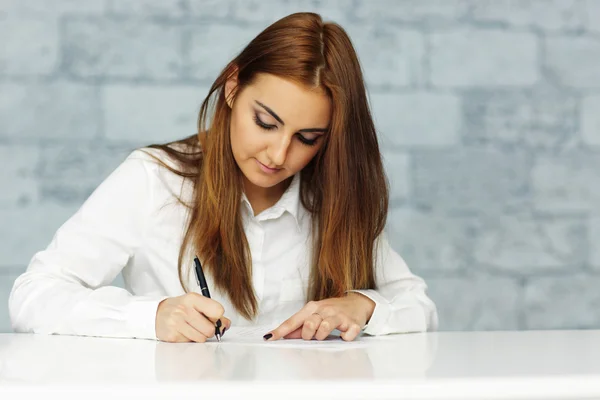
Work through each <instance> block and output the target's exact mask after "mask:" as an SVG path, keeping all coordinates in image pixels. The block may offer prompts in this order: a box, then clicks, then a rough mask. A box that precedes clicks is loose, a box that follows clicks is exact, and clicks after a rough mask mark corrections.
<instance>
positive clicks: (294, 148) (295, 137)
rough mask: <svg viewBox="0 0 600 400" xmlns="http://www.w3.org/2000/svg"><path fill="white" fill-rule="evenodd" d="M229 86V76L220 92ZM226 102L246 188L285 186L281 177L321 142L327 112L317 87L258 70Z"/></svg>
mask: <svg viewBox="0 0 600 400" xmlns="http://www.w3.org/2000/svg"><path fill="white" fill-rule="evenodd" d="M234 87H235V81H234V80H232V81H230V82H228V83H227V85H226V88H225V90H226V94H227V93H229V92H230V91H231V90H233V88H234ZM229 106H230V107H231V108H232V114H231V125H230V136H231V149H232V152H233V156H234V158H235V161H236V162H237V164H238V166H239V168H240V169H241V170H242V173H243V174H244V176H245V178H246V182H245V184H246V190H248V189H252V188H253V187H254V188H256V189H258V188H264V189H269V188H274V189H278V188H279V189H281V188H282V187H283V188H284V190H285V186H286V185H285V182H286V180H287V179H288V178H290V177H292V176H293V175H294V174H296V173H297V172H298V171H300V170H302V168H304V167H305V166H306V165H307V164H308V163H309V162H310V160H312V158H313V157H314V156H315V155H316V154H317V152H318V151H319V149H320V148H321V146H322V145H323V141H324V137H323V136H324V135H325V133H326V131H327V127H328V126H329V122H330V115H331V102H330V99H329V97H328V96H327V95H326V94H325V93H324V92H323V91H322V90H321V89H315V90H311V89H308V88H306V87H304V86H300V85H298V84H296V83H293V82H291V81H289V80H285V79H283V78H279V77H277V76H274V75H270V74H259V75H258V76H257V77H256V79H255V80H254V82H253V83H252V84H251V85H248V86H246V87H245V88H244V89H243V90H242V91H241V92H239V93H237V94H236V96H235V100H234V101H233V102H231V103H230V104H229ZM249 185H250V188H249V187H248V186H249ZM278 185H279V186H278ZM281 192H283V190H282V191H281Z"/></svg>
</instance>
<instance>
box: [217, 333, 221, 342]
mask: <svg viewBox="0 0 600 400" xmlns="http://www.w3.org/2000/svg"><path fill="white" fill-rule="evenodd" d="M220 341H221V335H219V334H218V333H217V342H220Z"/></svg>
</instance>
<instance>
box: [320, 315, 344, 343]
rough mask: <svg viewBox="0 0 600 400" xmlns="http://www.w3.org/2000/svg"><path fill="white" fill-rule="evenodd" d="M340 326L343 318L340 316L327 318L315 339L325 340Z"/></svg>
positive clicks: (322, 322)
mask: <svg viewBox="0 0 600 400" xmlns="http://www.w3.org/2000/svg"><path fill="white" fill-rule="evenodd" d="M340 325H342V318H341V317H340V316H337V315H334V316H331V317H327V318H325V319H324V320H323V321H321V324H320V325H319V329H318V330H317V332H316V333H315V339H317V340H325V339H326V338H327V336H329V335H330V334H331V332H333V330H334V329H336V328H337V327H338V326H340Z"/></svg>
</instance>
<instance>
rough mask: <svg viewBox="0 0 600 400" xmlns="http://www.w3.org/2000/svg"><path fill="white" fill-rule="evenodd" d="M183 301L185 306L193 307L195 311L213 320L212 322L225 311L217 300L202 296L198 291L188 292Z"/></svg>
mask: <svg viewBox="0 0 600 400" xmlns="http://www.w3.org/2000/svg"><path fill="white" fill-rule="evenodd" d="M185 302H186V305H187V306H190V307H193V308H194V309H195V310H196V311H198V312H201V313H202V314H204V315H205V316H206V318H208V319H210V320H211V321H213V323H214V322H217V320H218V319H220V318H222V317H223V314H224V313H225V309H224V308H223V306H222V305H221V304H220V303H219V302H218V301H215V300H213V299H209V298H208V297H204V296H202V295H201V294H199V293H195V292H191V293H188V294H187V295H186V299H185Z"/></svg>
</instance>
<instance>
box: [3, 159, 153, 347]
mask: <svg viewBox="0 0 600 400" xmlns="http://www.w3.org/2000/svg"><path fill="white" fill-rule="evenodd" d="M148 159H149V156H148V155H145V154H144V153H142V152H141V151H139V150H138V151H134V152H132V153H131V154H130V155H129V156H128V157H127V159H126V160H125V161H124V162H123V163H121V164H120V165H119V166H118V167H117V168H116V169H115V170H114V171H113V172H112V173H111V174H110V175H109V176H108V178H106V179H105V180H104V181H103V182H102V183H101V184H100V185H99V186H98V187H97V188H96V190H95V191H94V192H93V193H92V194H91V195H90V197H89V198H88V199H87V200H86V201H85V202H84V203H83V205H82V206H81V207H80V208H79V210H78V211H77V212H76V213H75V214H74V215H73V216H72V217H70V218H69V219H68V220H67V221H66V222H65V223H64V224H63V225H62V226H61V227H60V228H59V229H58V230H57V231H56V233H55V235H54V237H53V238H52V240H51V242H50V244H49V245H48V247H47V248H45V249H44V250H41V251H39V252H37V253H36V254H34V255H33V257H32V259H31V261H30V264H29V265H28V267H27V270H26V271H25V272H24V273H23V274H22V275H20V276H19V277H18V278H17V279H16V280H15V283H14V285H13V288H12V291H11V293H10V297H9V314H10V318H11V322H12V327H13V330H15V331H16V332H34V333H46V334H54V333H56V334H73V335H84V336H107V337H136V338H146V339H156V334H155V327H154V324H155V317H156V309H157V306H158V303H159V302H160V301H161V300H162V299H164V298H165V297H158V296H155V297H145V296H134V295H132V294H131V293H129V292H128V291H127V290H125V289H122V288H118V287H114V286H107V285H109V284H110V283H111V282H112V281H113V279H114V278H115V277H116V276H117V275H118V274H119V273H120V272H121V270H122V269H123V268H124V267H125V266H126V265H127V263H128V262H129V260H130V259H131V257H133V255H134V252H135V250H136V248H137V247H138V246H139V245H140V243H141V242H142V240H143V235H144V232H145V226H146V224H147V223H148V219H149V217H150V209H151V206H152V180H151V179H150V174H149V167H148V164H149V162H148Z"/></svg>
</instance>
